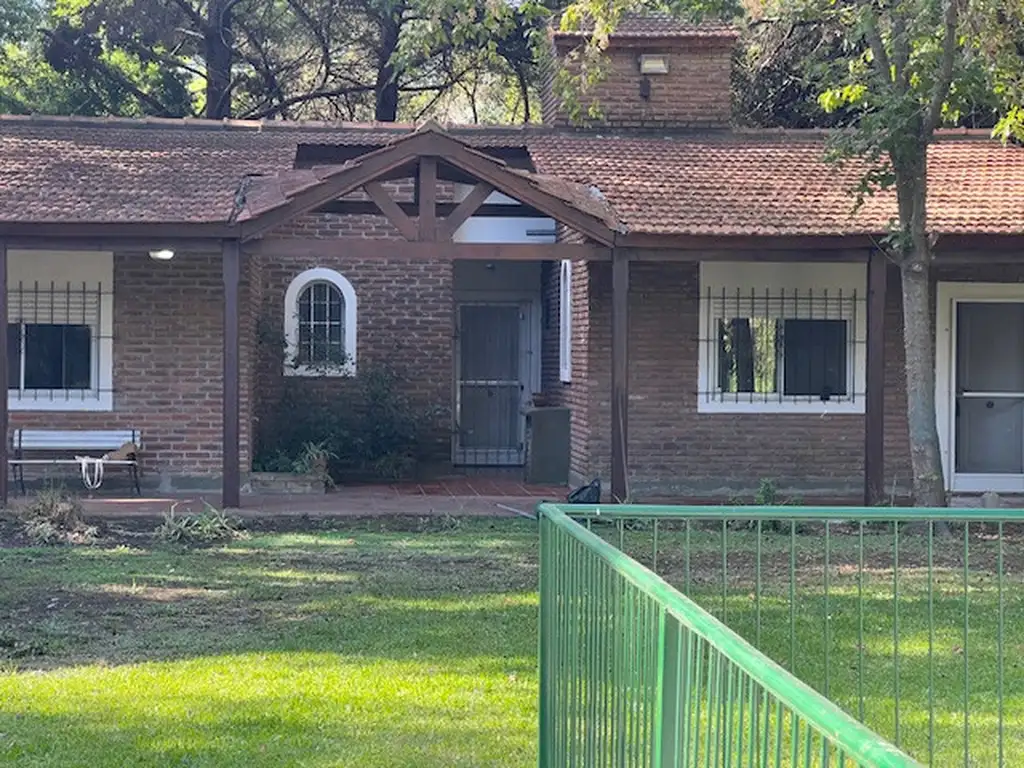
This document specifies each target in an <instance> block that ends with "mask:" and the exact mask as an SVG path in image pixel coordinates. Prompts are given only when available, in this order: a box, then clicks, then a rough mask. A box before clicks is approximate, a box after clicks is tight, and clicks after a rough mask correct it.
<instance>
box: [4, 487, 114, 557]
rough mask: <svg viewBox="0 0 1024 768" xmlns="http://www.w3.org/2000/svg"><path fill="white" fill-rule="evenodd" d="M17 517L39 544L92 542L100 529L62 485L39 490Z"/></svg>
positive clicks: (28, 534)
mask: <svg viewBox="0 0 1024 768" xmlns="http://www.w3.org/2000/svg"><path fill="white" fill-rule="evenodd" d="M18 517H19V519H20V521H21V527H22V531H23V532H24V534H25V536H27V537H28V538H29V540H31V541H32V542H34V543H36V544H41V545H45V546H55V545H58V544H92V543H93V542H95V541H96V539H97V529H96V527H95V526H91V525H87V524H86V522H85V520H84V519H83V518H82V508H81V505H80V504H79V503H78V500H77V499H75V498H74V497H73V496H71V495H70V494H68V493H67V492H66V491H65V490H64V489H63V488H62V487H60V486H52V487H49V488H44V489H43V490H41V491H39V492H38V493H37V494H35V495H34V496H33V497H32V498H31V499H30V500H29V501H28V503H27V504H26V505H25V506H24V507H23V508H22V509H20V510H19V511H18Z"/></svg>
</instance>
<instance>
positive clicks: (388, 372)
mask: <svg viewBox="0 0 1024 768" xmlns="http://www.w3.org/2000/svg"><path fill="white" fill-rule="evenodd" d="M311 383H312V382H309V381H296V380H288V381H286V384H285V390H284V393H283V395H282V396H281V398H280V399H279V400H278V402H277V403H276V405H275V406H274V408H273V409H272V411H271V412H270V413H269V414H266V415H265V416H264V418H263V419H262V420H261V425H260V435H259V440H258V445H257V454H256V458H255V459H254V461H253V467H254V469H257V471H259V470H262V471H278V472H280V471H286V472H287V471H307V470H308V468H309V467H310V466H313V467H323V466H326V467H327V470H326V473H327V475H328V476H329V477H330V478H331V480H332V481H334V482H343V481H345V480H397V479H400V478H402V477H407V476H408V475H409V474H411V473H412V472H413V471H414V469H415V468H416V466H417V465H418V464H419V463H420V461H422V460H423V458H424V456H425V454H426V452H427V449H428V446H429V444H430V442H431V441H432V440H434V439H436V437H437V434H438V428H439V424H440V423H441V418H442V412H443V410H444V409H440V408H429V407H423V406H422V405H421V404H419V403H417V402H416V401H415V400H414V399H413V398H412V397H410V396H409V395H408V393H407V391H406V390H407V387H406V386H405V380H404V378H403V376H402V375H401V374H400V373H399V372H398V371H397V370H396V369H395V368H393V367H391V366H388V365H383V364H376V365H374V364H371V365H365V366H363V368H362V370H360V373H359V375H358V377H356V378H355V379H354V380H350V381H344V382H339V383H338V389H340V391H337V390H335V389H332V390H331V391H330V392H324V391H322V389H320V388H316V387H311V386H310V384H311ZM314 473H315V470H314Z"/></svg>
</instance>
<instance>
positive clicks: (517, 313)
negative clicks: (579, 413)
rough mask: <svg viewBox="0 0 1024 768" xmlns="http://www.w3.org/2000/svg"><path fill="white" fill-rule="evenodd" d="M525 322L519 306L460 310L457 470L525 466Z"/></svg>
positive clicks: (472, 306)
mask: <svg viewBox="0 0 1024 768" xmlns="http://www.w3.org/2000/svg"><path fill="white" fill-rule="evenodd" d="M526 317H527V316H526V308H525V306H524V305H523V304H520V303H501V304H496V303H487V304H460V305H459V308H458V329H457V335H458V338H457V342H456V350H457V354H456V368H457V375H456V395H455V397H456V404H455V405H456V408H455V412H456V419H457V424H456V444H455V462H456V463H457V464H464V465H509V464H512V465H514V464H522V463H523V442H524V439H525V437H524V434H523V432H524V414H523V397H524V392H525V384H526V381H527V377H526V372H527V365H528V360H529V354H528V349H527V348H526V347H527V339H528V335H527V333H526V332H525V331H526V329H527V322H526Z"/></svg>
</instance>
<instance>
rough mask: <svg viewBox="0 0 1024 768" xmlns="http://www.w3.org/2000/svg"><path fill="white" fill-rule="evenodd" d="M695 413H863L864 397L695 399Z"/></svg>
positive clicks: (819, 414)
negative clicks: (830, 399) (832, 399)
mask: <svg viewBox="0 0 1024 768" xmlns="http://www.w3.org/2000/svg"><path fill="white" fill-rule="evenodd" d="M697 413H766V414H811V415H816V416H830V415H832V414H863V413H864V398H863V397H861V398H858V399H857V400H856V401H853V402H850V401H840V402H828V403H824V402H821V401H816V402H810V403H808V402H795V401H789V402H787V401H785V400H783V401H781V402H770V403H753V402H745V401H721V400H715V401H708V400H698V401H697Z"/></svg>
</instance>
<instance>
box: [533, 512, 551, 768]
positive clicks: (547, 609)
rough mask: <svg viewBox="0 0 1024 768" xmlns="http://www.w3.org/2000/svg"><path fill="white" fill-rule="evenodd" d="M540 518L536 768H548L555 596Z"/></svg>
mask: <svg viewBox="0 0 1024 768" xmlns="http://www.w3.org/2000/svg"><path fill="white" fill-rule="evenodd" d="M539 516H540V562H539V571H540V615H539V619H538V621H539V624H540V626H539V631H540V638H539V642H538V645H539V648H538V668H539V670H540V681H539V682H540V684H539V686H538V687H539V689H540V696H539V698H540V701H539V717H538V720H539V723H538V726H539V727H538V741H539V744H538V750H537V765H538V766H539V768H548V766H550V765H552V762H551V724H550V720H551V701H550V698H551V670H550V666H551V652H550V646H551V640H552V635H553V633H554V630H555V628H554V626H553V625H552V624H551V616H550V613H551V611H552V610H553V607H554V606H553V605H552V599H553V597H554V594H553V592H552V590H551V552H550V548H551V541H550V539H551V534H552V530H551V529H552V524H551V521H550V520H549V519H548V518H547V516H545V515H544V513H542V512H541V513H539Z"/></svg>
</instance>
